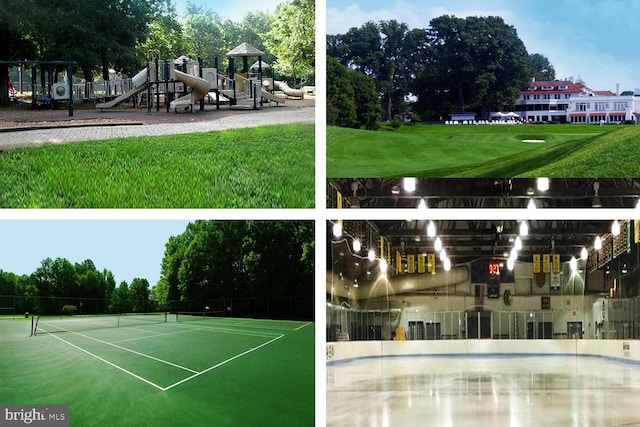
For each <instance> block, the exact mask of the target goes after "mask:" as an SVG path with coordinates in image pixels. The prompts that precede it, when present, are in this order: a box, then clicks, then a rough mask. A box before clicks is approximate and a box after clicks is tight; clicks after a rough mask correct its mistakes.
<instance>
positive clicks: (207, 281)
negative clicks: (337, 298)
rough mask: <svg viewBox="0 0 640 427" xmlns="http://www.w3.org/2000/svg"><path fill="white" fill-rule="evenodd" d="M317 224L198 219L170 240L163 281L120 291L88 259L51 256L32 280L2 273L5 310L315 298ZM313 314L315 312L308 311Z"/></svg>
mask: <svg viewBox="0 0 640 427" xmlns="http://www.w3.org/2000/svg"><path fill="white" fill-rule="evenodd" d="M314 247H315V243H314V227H313V222H296V221H196V222H194V223H190V224H188V225H187V227H186V229H185V231H184V232H183V233H182V234H180V235H178V236H172V237H170V238H169V240H168V241H167V243H166V245H165V254H164V257H163V259H162V262H161V265H159V266H158V267H159V268H160V269H161V277H160V280H159V281H158V283H157V284H156V285H155V286H154V287H153V288H151V287H150V283H149V281H148V280H147V279H145V278H135V279H133V280H132V281H131V283H127V282H126V281H122V282H120V284H119V285H118V286H116V280H115V277H114V275H113V273H112V272H111V271H110V270H108V269H103V270H98V269H97V268H96V266H95V264H94V263H93V261H91V260H90V259H87V260H85V261H82V262H80V263H72V262H70V261H69V260H67V259H66V258H56V259H51V258H46V259H44V260H43V261H42V262H41V264H40V266H39V267H38V268H37V269H36V270H35V271H34V272H33V273H31V274H25V275H17V274H15V273H11V272H7V271H2V270H0V307H3V308H5V309H7V308H9V307H12V308H13V310H14V311H15V312H16V313H20V312H24V311H29V312H36V313H39V314H68V313H63V307H64V306H68V305H72V306H74V307H75V309H76V313H83V314H97V313H123V312H146V311H152V310H167V309H171V308H172V302H178V301H186V300H190V299H191V300H205V299H207V300H212V299H216V298H257V297H280V296H282V297H298V296H300V297H309V301H312V298H313V294H314V293H313V283H314V267H313V266H314V262H313V260H314ZM308 311H310V312H311V311H312V307H310V308H308Z"/></svg>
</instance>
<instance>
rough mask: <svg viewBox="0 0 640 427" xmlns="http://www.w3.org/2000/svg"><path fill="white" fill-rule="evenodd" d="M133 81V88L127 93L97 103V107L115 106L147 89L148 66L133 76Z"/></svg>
mask: <svg viewBox="0 0 640 427" xmlns="http://www.w3.org/2000/svg"><path fill="white" fill-rule="evenodd" d="M131 81H132V83H133V89H131V90H130V91H128V92H127V93H125V94H122V95H120V96H119V97H117V98H116V99H114V100H112V101H109V102H105V103H103V104H96V108H99V109H105V108H112V107H115V106H116V105H118V104H120V103H122V102H125V101H127V100H129V99H131V98H133V97H134V96H136V95H137V94H139V93H140V92H142V91H143V90H145V89H146V88H147V68H146V67H145V68H143V69H142V71H140V72H139V73H138V74H136V75H135V76H133V78H132V79H131Z"/></svg>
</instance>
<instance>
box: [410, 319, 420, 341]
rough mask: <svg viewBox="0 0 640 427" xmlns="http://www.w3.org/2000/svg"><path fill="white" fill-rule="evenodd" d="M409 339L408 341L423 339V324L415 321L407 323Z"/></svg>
mask: <svg viewBox="0 0 640 427" xmlns="http://www.w3.org/2000/svg"><path fill="white" fill-rule="evenodd" d="M409 339H410V340H423V339H424V322H421V321H416V320H411V321H409Z"/></svg>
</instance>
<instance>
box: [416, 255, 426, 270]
mask: <svg viewBox="0 0 640 427" xmlns="http://www.w3.org/2000/svg"><path fill="white" fill-rule="evenodd" d="M425 258H426V255H425V254H420V255H418V273H424V261H425Z"/></svg>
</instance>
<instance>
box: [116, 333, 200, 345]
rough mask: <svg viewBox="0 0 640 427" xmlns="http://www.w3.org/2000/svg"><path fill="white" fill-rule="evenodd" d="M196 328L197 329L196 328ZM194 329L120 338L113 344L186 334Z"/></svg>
mask: <svg viewBox="0 0 640 427" xmlns="http://www.w3.org/2000/svg"><path fill="white" fill-rule="evenodd" d="M194 330H195V329H194ZM194 330H189V331H177V332H164V333H160V335H147V336H146V337H136V338H127V339H126V340H118V341H111V343H112V344H118V343H121V342H127V341H137V340H144V339H147V338H158V337H160V336H164V335H175V334H184V333H187V332H193V331H194ZM149 332H150V331H149Z"/></svg>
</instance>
